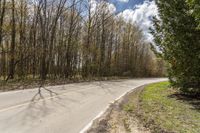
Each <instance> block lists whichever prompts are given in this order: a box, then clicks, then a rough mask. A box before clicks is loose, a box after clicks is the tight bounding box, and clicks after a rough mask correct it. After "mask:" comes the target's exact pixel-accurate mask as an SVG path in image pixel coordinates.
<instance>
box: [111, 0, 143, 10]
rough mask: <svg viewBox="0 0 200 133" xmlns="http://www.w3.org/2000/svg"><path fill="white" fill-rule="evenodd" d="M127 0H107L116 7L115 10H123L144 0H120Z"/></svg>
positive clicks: (131, 7)
mask: <svg viewBox="0 0 200 133" xmlns="http://www.w3.org/2000/svg"><path fill="white" fill-rule="evenodd" d="M122 1H128V0H109V2H110V3H113V4H114V5H115V7H116V9H117V12H121V11H124V10H125V9H133V7H134V6H135V5H139V4H142V3H143V2H144V0H129V1H128V2H122Z"/></svg>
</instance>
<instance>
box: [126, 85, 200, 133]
mask: <svg viewBox="0 0 200 133" xmlns="http://www.w3.org/2000/svg"><path fill="white" fill-rule="evenodd" d="M128 110H130V109H129V108H128ZM140 110H141V117H142V118H143V121H144V123H148V124H149V126H150V127H151V126H152V125H153V126H154V127H159V128H155V129H154V132H161V130H160V129H162V131H165V132H175V133H199V132H200V99H198V98H196V99H194V98H189V97H186V96H184V95H181V94H179V93H178V92H177V91H176V90H174V89H172V88H170V86H169V83H168V82H161V83H155V84H151V85H148V86H146V87H145V88H144V90H143V92H142V93H141V95H140Z"/></svg>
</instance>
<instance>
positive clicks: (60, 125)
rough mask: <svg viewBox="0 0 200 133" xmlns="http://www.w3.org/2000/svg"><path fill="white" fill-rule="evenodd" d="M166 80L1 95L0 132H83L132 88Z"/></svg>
mask: <svg viewBox="0 0 200 133" xmlns="http://www.w3.org/2000/svg"><path fill="white" fill-rule="evenodd" d="M163 80H166V79H157V78H151V79H129V80H115V81H97V82H85V83H74V84H68V85H61V86H52V87H47V88H42V89H41V92H39V91H38V90H39V89H37V88H36V89H29V90H19V91H11V92H2V93H0V133H79V132H80V131H83V130H84V129H86V128H87V127H88V124H89V123H91V121H92V120H93V119H94V118H95V117H96V116H97V115H98V114H100V113H101V112H102V111H103V110H105V108H106V107H107V106H108V105H109V104H110V103H111V102H113V101H114V100H115V99H117V98H119V97H120V96H122V95H123V94H125V93H126V92H129V91H131V90H132V89H134V88H136V87H138V86H141V85H144V84H148V83H153V82H158V81H163Z"/></svg>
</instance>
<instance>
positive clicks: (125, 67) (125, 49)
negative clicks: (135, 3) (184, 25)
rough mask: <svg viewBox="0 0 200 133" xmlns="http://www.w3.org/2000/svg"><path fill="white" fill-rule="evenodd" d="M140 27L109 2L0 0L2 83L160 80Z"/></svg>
mask: <svg viewBox="0 0 200 133" xmlns="http://www.w3.org/2000/svg"><path fill="white" fill-rule="evenodd" d="M163 66H164V63H163V61H162V60H159V59H157V58H156V57H155V55H154V54H153V52H152V51H151V48H150V44H149V42H147V41H145V37H144V35H143V33H142V31H141V30H140V28H139V26H137V25H136V24H134V23H132V22H127V21H125V20H124V19H123V18H122V17H120V16H118V15H117V13H116V12H112V11H111V10H110V9H109V7H108V4H107V1H100V2H98V3H97V5H95V7H94V5H93V3H92V0H0V80H2V81H8V80H13V79H23V80H24V79H42V80H46V79H71V78H83V79H84V78H89V77H111V76H119V77H123V76H129V77H150V76H162V74H163Z"/></svg>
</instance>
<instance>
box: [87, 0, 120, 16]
mask: <svg viewBox="0 0 200 133" xmlns="http://www.w3.org/2000/svg"><path fill="white" fill-rule="evenodd" d="M89 2H90V5H91V11H92V12H95V10H96V8H97V7H98V5H101V4H103V2H104V4H106V7H107V9H108V11H109V12H111V13H114V12H116V10H117V9H116V7H115V5H114V4H112V3H108V2H105V1H101V2H97V1H96V0H90V1H89Z"/></svg>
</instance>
